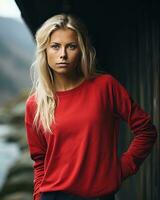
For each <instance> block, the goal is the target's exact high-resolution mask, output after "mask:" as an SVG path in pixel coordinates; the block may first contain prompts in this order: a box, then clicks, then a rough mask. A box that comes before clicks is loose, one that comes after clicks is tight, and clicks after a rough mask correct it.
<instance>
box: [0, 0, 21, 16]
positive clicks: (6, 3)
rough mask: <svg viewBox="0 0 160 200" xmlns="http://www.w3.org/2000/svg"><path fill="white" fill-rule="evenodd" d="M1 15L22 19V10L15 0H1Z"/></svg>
mask: <svg viewBox="0 0 160 200" xmlns="http://www.w3.org/2000/svg"><path fill="white" fill-rule="evenodd" d="M0 16H3V17H12V18H15V19H18V20H21V14H20V11H19V9H18V7H17V5H16V3H15V1H14V0H0Z"/></svg>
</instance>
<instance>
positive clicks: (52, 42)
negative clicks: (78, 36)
mask: <svg viewBox="0 0 160 200" xmlns="http://www.w3.org/2000/svg"><path fill="white" fill-rule="evenodd" d="M50 44H61V43H60V42H55V41H51V42H50ZM67 44H78V43H77V42H76V41H71V42H68V43H66V45H67Z"/></svg>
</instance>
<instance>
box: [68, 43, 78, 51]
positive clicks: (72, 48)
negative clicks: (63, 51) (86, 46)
mask: <svg viewBox="0 0 160 200" xmlns="http://www.w3.org/2000/svg"><path fill="white" fill-rule="evenodd" d="M68 47H69V49H71V50H74V49H76V48H77V45H76V44H69V45H68Z"/></svg>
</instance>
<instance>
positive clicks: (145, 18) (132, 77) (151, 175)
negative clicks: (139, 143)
mask: <svg viewBox="0 0 160 200" xmlns="http://www.w3.org/2000/svg"><path fill="white" fill-rule="evenodd" d="M156 10H157V8H155V7H150V6H146V5H142V6H140V7H138V8H137V9H136V10H135V13H133V15H132V17H131V18H130V19H129V20H126V21H125V23H124V24H123V26H121V27H120V28H118V29H116V28H115V31H114V33H113V35H112V38H111V39H110V49H111V51H109V50H108V56H107V57H108V60H107V65H108V67H109V68H110V70H111V73H112V74H114V75H115V76H116V77H117V78H118V79H119V80H120V81H121V83H123V84H124V85H125V87H126V88H127V89H128V91H129V93H130V94H131V96H132V97H133V98H134V100H135V101H137V102H138V103H139V104H140V106H141V107H142V108H143V109H144V110H145V111H146V112H148V113H150V114H151V116H152V119H153V122H154V124H155V125H156V127H157V130H158V133H159V131H160V123H159V122H160V21H159V18H158V15H156V13H157V12H156ZM131 138H132V134H131V131H130V130H128V128H127V127H126V125H125V124H123V123H122V126H121V132H120V140H119V144H120V152H123V151H124V150H125V149H126V148H127V146H128V145H129V142H130V140H131ZM159 198H160V137H159V135H158V139H157V142H156V144H155V146H154V148H153V151H152V153H151V154H150V156H149V157H148V158H147V159H146V160H145V162H144V164H143V165H142V166H141V168H140V170H139V171H138V173H137V174H136V175H135V176H133V177H131V178H129V179H128V180H126V181H125V182H124V183H123V185H122V188H121V189H120V191H119V192H118V194H117V200H128V199H129V200H158V199H159Z"/></svg>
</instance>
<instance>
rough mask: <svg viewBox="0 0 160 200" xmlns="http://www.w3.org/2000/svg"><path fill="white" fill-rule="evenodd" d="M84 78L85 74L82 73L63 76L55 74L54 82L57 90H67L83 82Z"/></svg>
mask: <svg viewBox="0 0 160 200" xmlns="http://www.w3.org/2000/svg"><path fill="white" fill-rule="evenodd" d="M83 80H84V76H82V75H77V76H76V75H74V76H63V75H58V76H54V83H55V89H56V91H65V90H70V89H73V88H74V87H76V86H78V85H79V84H81V83H82V82H83Z"/></svg>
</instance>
